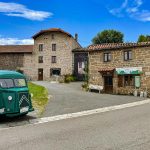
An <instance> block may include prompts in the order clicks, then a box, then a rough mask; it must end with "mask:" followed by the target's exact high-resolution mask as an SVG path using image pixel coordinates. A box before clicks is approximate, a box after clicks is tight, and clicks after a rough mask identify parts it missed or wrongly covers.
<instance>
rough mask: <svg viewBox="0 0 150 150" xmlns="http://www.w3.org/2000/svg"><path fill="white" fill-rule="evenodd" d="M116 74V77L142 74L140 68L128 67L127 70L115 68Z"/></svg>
mask: <svg viewBox="0 0 150 150" xmlns="http://www.w3.org/2000/svg"><path fill="white" fill-rule="evenodd" d="M116 73H117V74H118V75H126V74H135V75H136V74H142V73H143V72H142V67H128V68H116Z"/></svg>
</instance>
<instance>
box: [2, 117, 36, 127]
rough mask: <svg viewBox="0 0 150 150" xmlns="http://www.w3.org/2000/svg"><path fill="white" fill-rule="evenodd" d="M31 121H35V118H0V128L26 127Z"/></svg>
mask: <svg viewBox="0 0 150 150" xmlns="http://www.w3.org/2000/svg"><path fill="white" fill-rule="evenodd" d="M33 119H36V117H33V116H30V115H26V116H19V117H6V116H0V128H4V127H15V126H20V125H26V124H29V123H30V120H33Z"/></svg>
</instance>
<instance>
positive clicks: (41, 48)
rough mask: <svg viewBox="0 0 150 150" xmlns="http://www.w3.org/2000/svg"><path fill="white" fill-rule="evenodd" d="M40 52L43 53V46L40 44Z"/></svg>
mask: <svg viewBox="0 0 150 150" xmlns="http://www.w3.org/2000/svg"><path fill="white" fill-rule="evenodd" d="M39 51H40V52H41V51H43V44H39Z"/></svg>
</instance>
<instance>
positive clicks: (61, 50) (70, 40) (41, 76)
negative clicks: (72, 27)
mask: <svg viewBox="0 0 150 150" xmlns="http://www.w3.org/2000/svg"><path fill="white" fill-rule="evenodd" d="M33 39H34V45H26V46H25V45H14V46H13V45H10V46H8V45H5V46H0V69H7V70H18V69H19V70H20V71H22V72H23V73H24V74H25V75H27V76H28V77H29V78H30V79H32V80H50V79H51V78H53V77H54V76H64V75H67V74H70V75H71V74H73V72H74V56H73V53H72V50H73V49H76V48H81V46H80V44H79V43H78V41H77V40H78V36H77V34H76V35H75V37H73V36H72V35H71V34H70V33H68V32H65V31H63V30H62V29H59V28H51V29H47V30H41V31H40V32H38V33H37V34H35V35H34V36H33ZM4 60H5V61H4Z"/></svg>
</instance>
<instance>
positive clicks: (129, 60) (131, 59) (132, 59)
mask: <svg viewBox="0 0 150 150" xmlns="http://www.w3.org/2000/svg"><path fill="white" fill-rule="evenodd" d="M131 60H133V59H128V60H124V61H131Z"/></svg>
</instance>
